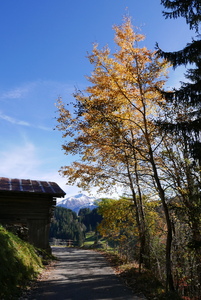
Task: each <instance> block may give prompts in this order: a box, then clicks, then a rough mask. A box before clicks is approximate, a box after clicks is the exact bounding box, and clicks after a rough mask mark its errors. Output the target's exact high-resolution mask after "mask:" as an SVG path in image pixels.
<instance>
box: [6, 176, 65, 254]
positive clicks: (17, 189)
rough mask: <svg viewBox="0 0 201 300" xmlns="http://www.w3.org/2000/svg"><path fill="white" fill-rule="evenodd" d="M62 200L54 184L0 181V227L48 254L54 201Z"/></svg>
mask: <svg viewBox="0 0 201 300" xmlns="http://www.w3.org/2000/svg"><path fill="white" fill-rule="evenodd" d="M64 196H65V192H64V191H63V190H62V189H61V188H60V187H59V186H58V185H57V184H56V183H55V182H48V181H38V180H30V179H10V178H5V177H0V224H2V225H3V226H6V227H7V228H8V229H9V228H12V230H13V229H14V228H15V230H21V231H22V232H21V234H23V235H24V237H23V238H24V239H25V240H27V241H28V242H29V243H31V244H33V245H34V246H36V247H38V248H41V249H45V250H49V249H50V246H49V229H50V222H51V218H52V215H53V210H54V207H55V205H56V198H60V197H64Z"/></svg>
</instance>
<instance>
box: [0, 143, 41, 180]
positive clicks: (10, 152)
mask: <svg viewBox="0 0 201 300" xmlns="http://www.w3.org/2000/svg"><path fill="white" fill-rule="evenodd" d="M40 165H41V162H40V160H39V159H38V158H37V155H36V148H35V146H34V145H33V144H32V143H29V142H26V143H25V144H23V145H21V146H12V147H11V148H9V149H5V150H4V151H1V152H0V175H1V176H2V177H10V178H14V177H16V178H27V177H30V175H31V174H33V176H34V174H35V173H36V172H37V169H38V168H39V167H40Z"/></svg>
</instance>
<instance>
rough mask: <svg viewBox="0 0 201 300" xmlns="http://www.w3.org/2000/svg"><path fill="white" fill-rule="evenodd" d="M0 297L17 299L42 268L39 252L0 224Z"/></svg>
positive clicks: (4, 299)
mask: <svg viewBox="0 0 201 300" xmlns="http://www.w3.org/2000/svg"><path fill="white" fill-rule="evenodd" d="M0 245H1V247H0V257H1V260H0V299H3V300H7V299H9V300H10V299H18V297H19V295H20V293H21V291H22V289H24V288H25V287H26V286H27V285H28V284H29V283H30V281H31V280H33V279H35V278H36V277H37V275H38V274H39V273H40V272H41V271H42V269H43V259H42V255H41V253H40V254H39V251H38V250H36V249H35V248H34V247H33V246H32V245H30V244H28V243H26V242H24V241H22V240H21V239H20V238H19V237H17V236H16V235H14V234H12V233H11V232H9V231H7V230H6V229H5V228H3V227H2V226H1V225H0Z"/></svg>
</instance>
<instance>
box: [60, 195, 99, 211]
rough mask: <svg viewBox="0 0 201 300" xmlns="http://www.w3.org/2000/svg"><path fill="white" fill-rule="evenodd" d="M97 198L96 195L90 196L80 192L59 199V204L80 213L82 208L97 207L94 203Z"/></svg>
mask: <svg viewBox="0 0 201 300" xmlns="http://www.w3.org/2000/svg"><path fill="white" fill-rule="evenodd" d="M95 200H97V199H96V198H95V197H88V196H86V195H84V194H78V195H75V196H71V197H68V198H65V199H63V200H60V201H58V202H57V206H61V207H65V208H69V209H71V210H73V211H74V212H76V213H77V214H78V212H79V210H80V209H81V208H86V207H87V208H90V209H91V210H92V209H94V208H95V207H97V206H96V205H95V203H94V202H95Z"/></svg>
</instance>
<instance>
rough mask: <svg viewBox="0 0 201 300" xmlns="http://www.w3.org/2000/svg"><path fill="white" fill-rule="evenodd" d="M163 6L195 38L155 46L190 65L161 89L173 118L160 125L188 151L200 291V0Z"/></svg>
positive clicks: (176, 0)
mask: <svg viewBox="0 0 201 300" xmlns="http://www.w3.org/2000/svg"><path fill="white" fill-rule="evenodd" d="M161 4H163V5H164V7H165V9H167V10H168V11H164V12H163V15H164V16H165V18H174V19H175V18H178V17H184V18H185V19H186V23H187V24H188V25H189V27H190V29H191V30H192V29H193V30H195V33H196V35H197V36H196V38H194V39H192V41H191V42H190V43H188V44H187V45H186V46H185V47H184V48H183V49H182V50H180V51H176V52H164V51H162V50H161V49H160V48H158V53H159V55H160V56H161V57H163V58H165V59H167V60H168V61H169V62H171V63H172V65H173V68H176V67H178V66H181V65H184V66H185V67H186V66H187V65H190V66H192V67H191V68H189V69H187V71H186V73H185V77H186V79H187V80H188V81H187V82H185V83H184V82H183V83H182V84H181V87H180V88H179V89H174V90H173V91H171V92H163V94H164V97H165V98H166V100H169V101H170V103H172V108H173V109H174V114H172V115H174V117H173V118H172V117H171V118H169V119H168V121H166V122H163V123H162V124H161V126H162V128H163V129H165V130H171V131H172V132H176V133H177V135H178V136H180V137H181V139H182V141H183V142H184V152H186V153H188V154H190V157H191V160H189V159H188V162H191V164H189V170H188V173H187V174H188V180H189V182H190V183H191V189H189V190H188V189H187V188H186V190H185V192H186V197H188V201H187V202H186V203H187V204H188V206H187V207H186V208H187V210H186V214H187V215H188V217H189V219H190V220H191V221H190V224H191V235H192V242H191V245H189V247H191V248H192V249H193V250H194V252H195V255H196V265H197V278H198V280H197V286H198V287H199V290H200V282H201V219H200V207H201V193H200V188H201V184H200V176H201V174H200V170H201V141H200V130H201V39H200V36H201V35H200V30H201V28H200V23H201V1H200V0H182V1H181V0H180V1H179V0H172V1H170V0H161ZM192 170H193V171H194V174H196V175H197V180H196V182H195V181H192V178H191V177H190V176H189V174H191V173H192Z"/></svg>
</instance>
